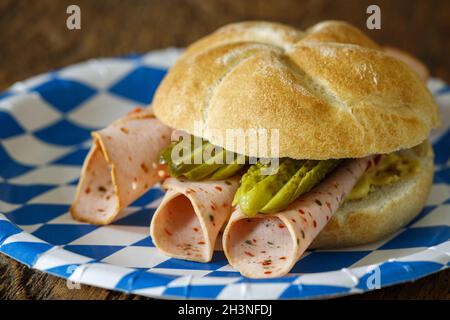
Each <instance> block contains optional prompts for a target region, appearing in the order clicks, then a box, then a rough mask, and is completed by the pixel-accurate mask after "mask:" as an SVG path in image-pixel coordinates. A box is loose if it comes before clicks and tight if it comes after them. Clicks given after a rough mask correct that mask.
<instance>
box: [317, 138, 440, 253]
mask: <svg viewBox="0 0 450 320" xmlns="http://www.w3.org/2000/svg"><path fill="white" fill-rule="evenodd" d="M401 152H402V153H405V154H406V155H407V156H410V157H413V158H415V159H417V160H418V162H419V163H420V170H418V172H417V173H416V174H414V175H412V176H409V177H405V178H403V179H401V180H400V181H398V182H396V183H394V184H392V185H387V186H384V187H382V188H379V189H378V190H376V191H374V192H372V193H370V194H369V195H368V196H367V197H365V198H363V199H360V200H354V201H348V202H345V203H344V204H343V206H342V207H340V208H339V210H338V211H337V212H336V213H335V214H334V216H333V217H332V218H331V220H330V221H329V222H328V224H327V225H326V226H325V228H324V229H323V230H322V231H321V232H320V234H319V235H318V237H317V238H316V239H315V240H314V242H313V243H312V244H311V248H340V247H348V246H356V245H362V244H366V243H370V242H373V241H376V240H379V239H382V238H384V237H386V236H388V235H389V234H391V233H393V232H395V231H397V230H398V229H400V228H401V227H403V226H405V225H406V224H407V223H409V222H410V221H411V220H412V219H413V218H414V217H416V216H417V215H418V214H419V213H420V211H421V210H422V208H423V207H424V205H425V202H426V200H427V198H428V195H429V193H430V190H431V186H432V183H433V174H434V164H433V162H434V159H433V158H434V157H433V149H432V147H431V145H430V143H429V142H428V141H425V142H424V143H422V144H420V145H418V146H416V147H414V148H412V149H409V150H403V151H401Z"/></svg>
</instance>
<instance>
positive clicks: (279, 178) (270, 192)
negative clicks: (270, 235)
mask: <svg viewBox="0 0 450 320" xmlns="http://www.w3.org/2000/svg"><path fill="white" fill-rule="evenodd" d="M302 165H303V161H298V160H293V159H289V158H285V159H282V160H281V161H280V164H279V167H278V171H277V173H275V174H272V175H267V176H264V178H263V179H262V180H260V181H259V182H257V183H256V184H255V185H253V187H252V188H251V189H250V190H249V191H248V192H246V193H244V194H242V195H241V196H240V199H239V207H240V208H241V210H242V212H244V214H246V215H248V216H254V215H255V214H257V213H258V212H259V211H260V210H261V209H262V208H263V207H264V206H265V205H266V204H267V203H268V202H269V201H270V199H272V198H273V196H274V195H275V194H277V192H278V191H279V190H280V189H281V188H282V187H283V186H284V185H285V184H286V183H287V182H288V181H289V180H290V179H291V177H292V176H293V175H294V174H295V172H297V170H298V169H299V168H300V167H301V166H302Z"/></svg>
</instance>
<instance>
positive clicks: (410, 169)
mask: <svg viewBox="0 0 450 320" xmlns="http://www.w3.org/2000/svg"><path fill="white" fill-rule="evenodd" d="M419 168H420V165H419V161H417V160H416V159H413V158H412V157H408V156H406V155H402V154H397V153H391V154H387V155H383V156H382V158H381V160H380V163H378V165H376V166H374V167H372V168H371V169H370V170H369V171H367V172H366V173H365V174H364V175H363V176H362V177H361V178H360V179H359V181H358V182H357V184H356V185H355V187H354V188H353V190H352V191H351V192H350V194H349V195H348V196H347V198H346V200H358V199H362V198H364V197H365V196H367V195H368V194H369V193H370V192H372V191H374V190H375V189H376V188H377V187H382V186H385V185H389V184H393V183H396V182H397V181H399V180H400V179H401V178H404V177H407V176H409V175H412V174H414V173H416V172H417V171H418V170H419Z"/></svg>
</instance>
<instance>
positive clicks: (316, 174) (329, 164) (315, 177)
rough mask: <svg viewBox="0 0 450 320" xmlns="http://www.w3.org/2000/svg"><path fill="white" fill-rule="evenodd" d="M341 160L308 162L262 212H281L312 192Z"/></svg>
mask: <svg viewBox="0 0 450 320" xmlns="http://www.w3.org/2000/svg"><path fill="white" fill-rule="evenodd" d="M340 161H341V160H325V161H315V160H308V161H306V162H305V164H304V165H303V166H302V167H301V168H300V169H299V170H298V171H297V172H296V173H295V174H294V175H293V176H292V178H291V179H290V180H289V181H288V183H286V184H285V185H284V186H283V187H282V188H281V189H280V190H279V191H278V193H277V194H276V195H275V196H274V197H273V198H272V199H271V200H270V201H269V202H268V203H267V204H266V205H265V206H264V207H263V208H262V209H261V210H260V212H262V213H273V212H279V211H281V210H283V209H286V207H288V206H289V204H291V203H292V202H293V201H294V200H295V199H297V198H298V197H299V196H300V195H302V194H303V193H306V192H308V191H310V190H311V189H312V188H313V187H314V186H315V185H317V184H318V183H319V182H320V181H322V179H323V178H324V177H325V176H326V175H327V174H328V173H329V172H330V171H332V170H333V169H334V168H335V167H336V166H337V165H338V164H339V163H340Z"/></svg>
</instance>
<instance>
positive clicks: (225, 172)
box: [211, 160, 244, 180]
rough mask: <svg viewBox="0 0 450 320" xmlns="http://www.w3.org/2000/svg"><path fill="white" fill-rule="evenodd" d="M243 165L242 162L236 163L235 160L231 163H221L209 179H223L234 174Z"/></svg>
mask: <svg viewBox="0 0 450 320" xmlns="http://www.w3.org/2000/svg"><path fill="white" fill-rule="evenodd" d="M243 167H244V164H239V163H237V160H235V161H234V162H233V163H230V164H226V165H222V167H221V168H219V169H218V170H217V171H215V172H214V173H213V175H212V176H211V179H214V180H223V179H226V178H229V177H232V176H234V175H235V174H236V173H237V172H238V171H239V170H241V169H242V168H243Z"/></svg>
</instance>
